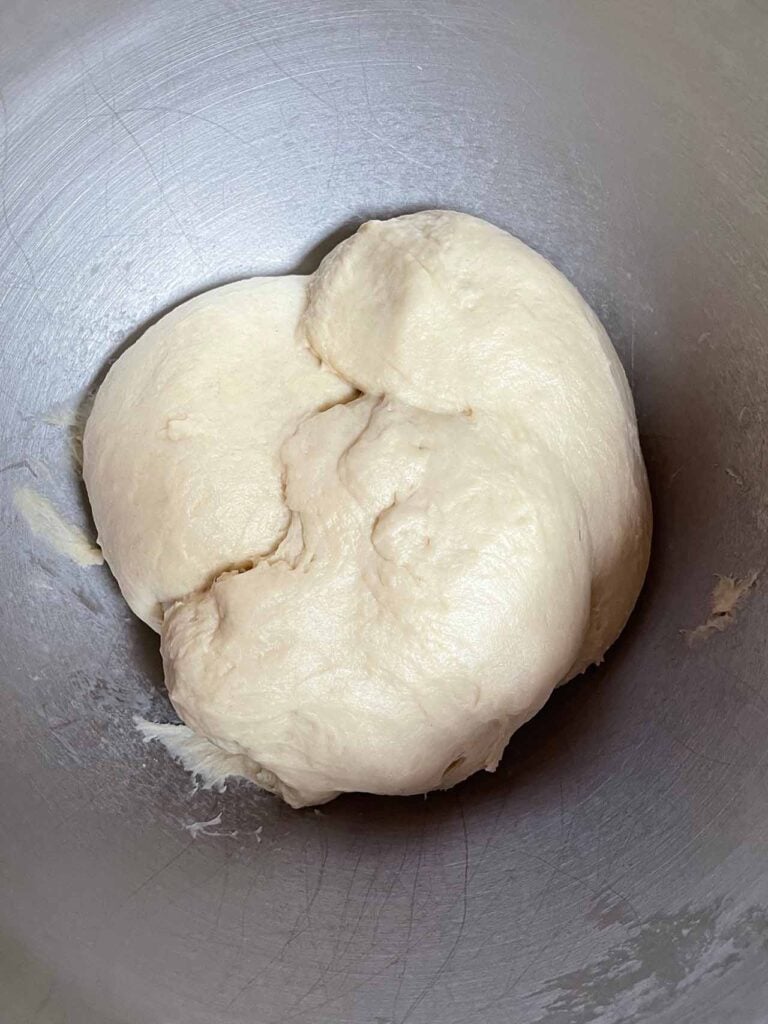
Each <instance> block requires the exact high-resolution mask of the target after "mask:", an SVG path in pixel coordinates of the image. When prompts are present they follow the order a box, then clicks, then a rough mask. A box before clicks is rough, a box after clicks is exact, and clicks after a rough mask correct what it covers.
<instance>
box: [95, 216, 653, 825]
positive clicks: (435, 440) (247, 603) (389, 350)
mask: <svg viewBox="0 0 768 1024" xmlns="http://www.w3.org/2000/svg"><path fill="white" fill-rule="evenodd" d="M185 310H186V312H185ZM358 392H360V394H359V395H358ZM85 478H86V482H87V484H88V489H89V493H90V494H91V499H92V502H93V507H94V515H95V518H96V522H97V525H98V528H99V539H100V543H101V544H102V547H103V549H104V552H105V556H106V558H107V560H108V562H109V563H110V565H111V566H112V568H113V570H114V571H115V574H116V576H117V578H118V580H119V582H120V584H121V587H122V588H123V592H124V593H125V594H126V597H127V599H128V600H129V603H131V605H132V607H133V608H134V609H135V610H136V611H137V612H138V613H139V614H140V615H142V617H144V618H145V619H146V620H147V621H149V622H150V623H151V624H153V625H155V626H156V627H158V626H159V627H161V631H162V651H163V659H164V665H165V670H166V680H167V683H168V688H169V692H170V695H171V698H172V700H173V702H174V705H175V706H176V708H177V710H178V711H179V713H180V715H181V717H182V718H183V720H184V721H185V722H186V723H187V725H188V726H189V727H190V728H191V729H193V730H194V732H195V733H196V734H198V735H200V736H202V737H205V738H206V739H207V740H209V741H211V742H212V743H213V744H215V746H216V747H218V748H219V749H220V750H222V751H223V752H224V754H225V755H228V756H229V757H233V758H237V759H239V760H238V761H237V764H238V766H239V768H238V771H239V773H240V774H245V775H246V776H247V777H250V778H253V779H256V780H257V781H258V782H259V784H260V785H262V786H264V787H265V788H268V789H272V790H274V791H276V792H279V793H280V794H281V795H282V796H283V797H284V798H285V799H286V800H288V802H289V803H291V804H293V805H294V806H301V805H304V804H311V803H319V802H322V801H324V800H328V799H331V798H332V797H333V796H335V795H336V794H338V793H339V792H344V791H350V790H365V791H369V792H374V793H417V792H424V791H427V790H429V789H434V788H438V787H446V786H450V785H453V784H454V783H456V782H458V781H460V780H461V779H463V778H466V777H467V776H468V775H469V774H471V773H472V772H474V771H476V770H478V769H479V768H488V769H490V770H492V769H493V768H494V767H495V766H496V764H497V762H498V760H499V758H500V756H501V753H502V751H503V749H504V747H505V745H506V743H507V741H508V739H509V736H510V735H511V734H512V732H513V731H514V730H515V729H516V728H518V727H519V726H520V725H521V724H522V723H523V722H525V721H526V720H527V719H528V718H530V717H531V715H533V714H535V712H536V711H537V710H538V709H539V708H540V707H541V705H542V704H543V703H544V702H545V701H546V699H547V697H548V696H549V694H550V693H551V691H552V689H553V688H554V687H555V686H556V685H557V684H558V683H560V682H562V681H564V680H565V679H567V678H569V677H570V676H572V675H574V674H576V673H577V672H580V671H582V670H583V669H584V668H585V667H586V666H587V665H589V664H591V663H592V662H594V661H598V660H600V659H601V658H602V655H603V653H604V652H605V650H606V648H607V647H608V646H609V645H610V644H611V643H612V642H613V640H614V639H615V638H616V636H617V635H618V633H619V632H620V630H621V628H622V627H623V625H624V622H625V621H626V618H627V616H628V614H629V612H630V611H631V608H632V606H633V604H634V602H635V599H636V597H637V593H638V591H639V589H640V586H641V584H642V580H643V576H644V573H645V568H646V564H647V559H648V549H649V542H650V528H651V516H650V503H649V498H648V490H647V483H646V477H645V470H644V467H643V462H642V457H641V454H640V449H639V445H638V440H637V430H636V426H635V418H634V410H633V407H632V400H631V396H630V394H629V389H628V387H627V384H626V380H625V377H624V374H623V371H622V369H621V366H620V364H619V361H618V359H617V357H616V354H615V352H614V350H613V348H612V346H611V344H610V342H609V340H608V338H607V336H606V335H605V332H604V331H603V329H602V327H601V326H600V324H599V323H598V321H597V320H596V318H595V317H594V315H593V314H592V312H591V311H590V310H589V308H588V307H587V306H586V305H585V303H584V302H583V300H582V299H581V298H580V296H579V295H578V293H577V292H576V291H575V289H574V288H573V287H572V286H571V285H570V284H569V283H568V282H567V281H566V280H565V279H564V278H563V277H562V275H560V274H559V273H558V272H557V271H556V270H555V269H554V268H553V267H552V266H551V265H550V264H548V263H547V262H546V261H545V260H543V259H542V258H541V257H539V256H537V255H536V254H535V253H533V252H532V251H531V250H530V249H528V248H527V247H526V246H524V245H523V244H522V243H521V242H519V241H518V240H517V239H514V238H512V237H511V236H510V235H508V234H506V233H505V232H503V231H500V230H499V229H497V228H494V227H492V226H491V225H489V224H487V223H485V222H483V221H480V220H478V219H476V218H472V217H468V216H466V215H463V214H456V213H450V212H446V211H428V212H425V213H422V214H415V215H411V216H407V217H401V218H395V219H393V220H391V221H387V222H371V223H369V224H367V225H364V226H363V228H362V229H361V230H360V231H359V232H358V233H357V234H356V235H355V236H354V237H353V238H351V239H350V240H348V241H347V242H344V243H342V244H341V245H340V246H338V247H337V248H336V249H335V250H334V251H333V252H332V253H331V254H330V255H329V256H328V257H326V259H325V260H324V261H323V263H322V265H321V266H320V268H319V270H318V271H317V272H316V274H315V275H313V277H312V278H311V279H309V280H308V282H307V281H305V280H303V279H297V278H289V279H273V280H269V279H262V280H258V279H257V280H254V281H252V282H245V283H243V284H241V285H237V286H229V287H228V288H224V289H220V290H218V291H215V292H212V293H209V295H208V296H203V297H201V298H200V299H197V300H194V302H193V303H191V304H188V305H187V306H186V307H181V309H180V310H177V311H176V312H175V313H174V314H171V316H170V317H167V318H165V319H164V320H162V321H160V323H159V324H158V325H157V326H156V327H154V328H152V329H151V330H150V331H148V332H147V333H146V334H145V335H144V337H143V338H142V339H141V340H140V341H139V342H138V343H137V344H136V345H135V346H134V347H133V348H132V349H130V350H129V351H128V352H127V353H125V355H123V356H122V357H121V359H120V360H119V361H118V363H117V364H116V365H115V367H114V368H113V370H112V371H111V372H110V374H109V376H108V378H107V381H106V382H105V385H104V386H103V387H102V389H101V391H100V392H99V395H98V397H97V400H96V404H95V407H94V412H93V414H92V417H91V420H90V421H89V424H88V427H87V430H86V435H85ZM227 569H229V570H231V571H226V570H227Z"/></svg>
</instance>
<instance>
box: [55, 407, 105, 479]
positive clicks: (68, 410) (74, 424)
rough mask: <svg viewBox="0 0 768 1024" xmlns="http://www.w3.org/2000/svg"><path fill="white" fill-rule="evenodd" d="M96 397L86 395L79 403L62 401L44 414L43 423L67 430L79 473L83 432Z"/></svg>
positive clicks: (74, 461)
mask: <svg viewBox="0 0 768 1024" xmlns="http://www.w3.org/2000/svg"><path fill="white" fill-rule="evenodd" d="M94 397H95V396H94V395H86V397H85V398H84V399H82V401H80V402H78V403H77V404H73V403H72V402H71V401H69V402H60V403H59V404H58V405H54V406H53V407H52V408H51V409H49V410H48V412H47V413H46V414H45V415H44V416H43V423H48V424H49V425H50V426H52V427H58V428H59V429H60V430H66V432H67V438H68V441H69V453H70V456H71V458H72V462H73V463H74V465H75V469H76V470H77V472H78V473H79V472H80V471H81V470H82V468H83V434H84V433H85V424H86V422H87V421H88V417H89V416H90V413H91V409H92V407H93V400H94Z"/></svg>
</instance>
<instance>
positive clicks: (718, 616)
mask: <svg viewBox="0 0 768 1024" xmlns="http://www.w3.org/2000/svg"><path fill="white" fill-rule="evenodd" d="M758 575H759V574H758V573H756V572H753V573H750V574H749V575H748V576H745V577H743V579H737V578H736V577H735V576H718V577H717V583H715V586H714V588H713V590H712V594H711V596H710V599H709V617H708V619H707V621H706V622H704V623H702V624H701V625H700V626H697V627H696V628H695V629H686V630H684V631H683V632H684V634H685V636H686V637H687V639H688V643H689V644H694V643H697V642H698V641H700V640H706V638H707V637H708V636H709V635H710V634H711V633H722V631H723V630H724V629H727V628H728V626H730V624H731V623H732V622H733V621H734V619H735V618H736V610H737V608H738V607H739V606H740V605H741V604H742V603H743V602H744V600H745V599H746V597H747V596H748V594H749V592H750V591H751V590H752V588H753V587H754V586H755V584H756V583H757V577H758Z"/></svg>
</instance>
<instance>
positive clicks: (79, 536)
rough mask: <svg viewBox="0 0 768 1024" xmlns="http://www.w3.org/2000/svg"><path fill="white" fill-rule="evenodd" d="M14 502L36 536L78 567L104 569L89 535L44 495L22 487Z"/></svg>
mask: <svg viewBox="0 0 768 1024" xmlns="http://www.w3.org/2000/svg"><path fill="white" fill-rule="evenodd" d="M13 502H14V504H15V506H16V508H17V509H18V511H19V513H20V514H21V516H22V518H23V519H24V521H25V522H26V524H27V526H28V527H29V529H30V530H31V531H32V533H34V534H35V535H36V536H38V537H41V538H42V539H43V540H44V541H46V542H47V543H48V544H49V545H50V546H51V547H52V548H54V549H55V550H56V551H58V552H59V554H60V555H65V556H66V557H67V558H69V559H71V560H72V561H73V562H75V563H76V564H77V565H102V564H103V562H104V556H103V555H102V553H101V551H100V550H99V548H98V547H97V546H96V545H95V544H94V543H93V541H91V539H90V538H89V537H88V535H87V534H86V533H85V531H83V530H81V529H80V527H79V526H75V525H74V523H68V522H67V521H66V520H65V519H64V518H63V517H62V515H61V513H60V512H59V511H58V509H57V508H56V507H55V506H54V505H53V504H52V502H50V501H49V500H48V498H46V497H45V496H44V495H42V494H40V493H38V492H37V491H36V490H34V489H33V488H32V487H18V488H17V489H16V490H15V491H14V493H13Z"/></svg>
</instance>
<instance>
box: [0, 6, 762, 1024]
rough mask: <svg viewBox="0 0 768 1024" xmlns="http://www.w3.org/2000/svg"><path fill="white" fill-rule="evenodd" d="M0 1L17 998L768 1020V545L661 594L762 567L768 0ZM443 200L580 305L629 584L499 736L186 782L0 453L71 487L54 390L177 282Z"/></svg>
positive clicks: (10, 809)
mask: <svg viewBox="0 0 768 1024" xmlns="http://www.w3.org/2000/svg"><path fill="white" fill-rule="evenodd" d="M0 19H1V21H0V29H1V30H0V86H1V87H2V111H1V112H2V117H3V125H2V131H3V136H2V139H3V144H2V149H1V150H0V161H1V163H0V186H1V195H2V207H1V210H0V212H1V214H2V216H1V217H0V251H1V258H0V280H1V281H2V289H0V323H1V324H2V335H1V336H2V345H1V348H0V362H1V368H0V388H1V389H2V396H3V398H2V403H1V408H0V416H2V452H3V454H2V467H3V472H2V475H0V485H1V486H2V520H1V522H2V530H1V531H0V545H1V547H2V578H3V583H4V590H5V594H4V598H3V602H2V643H1V645H0V658H1V659H2V671H1V672H0V685H1V686H2V704H1V705H0V707H1V708H2V714H1V715H0V759H1V760H2V770H1V771H0V821H1V822H2V830H0V887H1V888H2V893H1V895H0V941H1V943H2V946H1V951H0V961H1V963H0V989H1V990H2V996H1V997H0V1005H1V1006H2V1010H1V1011H0V1016H2V1020H3V1021H4V1022H5V1021H7V1022H10V1024H17V1022H22V1021H34V1022H35V1024H62V1022H69V1021H73V1022H74V1021H77V1022H78V1024H230V1022H248V1024H278V1022H281V1024H282V1022H291V1024H344V1022H348V1024H406V1022H407V1024H476V1022H482V1024H587V1022H600V1024H628V1022H635V1021H644V1020H648V1021H654V1022H662V1024H663V1022H675V1024H685V1022H691V1024H694V1022H695V1024H722V1022H723V1021H728V1022H729V1024H763V1022H765V1021H766V1019H768V872H767V871H766V866H767V865H768V754H766V734H767V726H768V678H767V677H766V629H765V612H766V586H764V585H763V581H762V579H761V578H758V581H757V584H756V586H755V587H754V588H753V589H752V590H751V591H750V593H749V595H748V597H747V598H745V600H744V602H743V604H742V606H741V607H740V608H739V609H738V610H737V615H736V617H735V619H734V621H733V622H731V623H729V624H727V623H724V622H719V623H718V625H727V628H725V629H723V630H722V631H719V630H712V631H711V632H710V633H709V634H708V635H707V637H706V638H704V639H700V640H699V641H698V642H695V643H693V644H691V643H689V642H688V641H687V639H686V636H685V634H684V633H683V632H682V631H684V630H689V629H691V628H694V627H695V626H697V625H698V624H700V623H701V622H703V621H704V620H705V619H706V618H707V615H708V612H709V608H708V602H709V594H710V591H711V589H712V586H713V584H714V583H715V576H716V574H721V575H731V576H735V577H737V578H745V577H747V576H748V575H749V574H750V573H752V572H756V571H760V570H761V569H762V568H763V567H764V565H765V553H766V540H767V539H768V538H767V534H766V530H768V484H766V480H768V474H767V473H766V469H767V468H768V466H767V465H766V463H767V461H768V447H767V445H766V439H767V438H768V401H767V395H768V390H767V385H768V308H767V303H768V263H767V262H766V256H765V253H766V241H765V240H766V237H768V215H767V213H766V210H767V206H766V192H765V189H766V180H767V178H768V175H767V174H766V170H767V164H766V146H767V143H768V120H767V119H766V107H765V90H766V77H767V76H766V68H767V67H768V65H766V62H765V40H766V36H767V35H768V8H766V5H765V4H764V3H763V2H761V0H679V2H674V3H670V2H668V0H647V2H645V3H642V4H640V3H632V2H631V0H616V2H613V3H607V2H605V0H579V2H578V3H573V2H571V0H514V2H512V0H482V2H478V3H471V4H470V3H466V2H459V0H413V2H410V3H392V2H387V3H383V2H379V0H314V2H310V0H282V2H279V0H254V2H250V3H246V2H244V0H200V2H198V3H194V4H190V3H189V2H188V0H137V2H136V3H133V4H127V5H120V4H117V3H115V2H113V0H59V2H58V3H56V4H47V3H42V2H41V0H34V2H30V3H27V4H14V3H9V4H6V5H5V6H4V7H3V10H2V14H1V15H0ZM429 206H443V207H454V208H458V209H464V210H469V211H472V212H474V213H478V214H480V215H481V216H483V217H486V218H488V219H489V220H492V221H495V222H496V223H498V224H501V225H502V226H504V227H506V228H508V229H510V230H512V231H513V232H515V233H517V234H519V235H520V236H521V237H522V238H523V239H525V240H526V241H527V242H529V243H530V244H532V245H533V246H534V247H536V248H537V249H539V250H540V251H541V252H543V253H544V254H545V255H547V256H548V257H550V258H551V259H552V260H554V262H555V263H556V264H557V265H558V266H559V267H560V268H561V269H562V270H563V271H565V273H566V274H567V275H568V276H569V277H571V278H572V279H573V280H574V281H575V282H576V283H577V284H578V286H579V287H580V288H581V289H582V290H583V292H584V293H585V294H586V296H587V297H588V299H589V300H590V301H591V303H592V304H593V305H594V306H595V308H596V309H597V311H598V312H599V314H600V315H601V317H602V318H603V320H604V322H605V323H606V326H607V327H608V329H609V331H610V333H611V335H612V337H613V339H614V341H615V343H616V345H617V347H618V349H619V351H620V353H621V355H622V357H623V359H624V362H625V365H626V367H627V371H628V374H629V376H630V378H631V381H632V384H633V386H634V391H635V396H636V400H637V406H638V411H639V417H640V423H641V431H642V435H643V442H644V448H645V453H646V457H647V461H648V465H649V470H650V473H651V478H652V484H653V488H654V495H655V508H656V518H657V527H656V542H655V552H654V558H653V564H652V571H651V575H650V577H649V580H648V585H647V587H646V589H645V592H644V594H643V597H642V600H641V602H640V605H639V607H638V609H637V611H636V613H635V615H634V617H633V619H632V621H631V624H630V626H629V628H628V629H627V631H626V634H625V635H624V637H623V638H622V640H621V641H620V643H619V644H618V645H617V647H616V648H615V650H613V651H612V652H611V654H610V656H609V657H608V659H607V661H606V663H605V665H604V667H603V668H601V669H600V670H599V671H593V672H591V673H590V674H588V675H587V676H586V677H584V678H583V679H581V680H579V681H577V682H574V683H572V684H571V685H569V686H568V687H566V688H565V689H564V690H562V691H560V692H559V693H558V694H557V695H556V696H555V697H554V699H553V700H552V701H551V702H550V704H549V705H548V707H547V708H546V709H545V710H544V711H543V712H542V713H541V714H540V715H539V716H538V718H536V719H535V721H534V722H533V723H532V724H530V725H529V726H528V727H526V728H525V729H524V730H523V731H522V732H521V733H520V734H518V735H517V736H516V737H515V738H514V740H513V741H512V743H511V745H510V748H509V751H508V753H507V756H506V757H505V759H504V762H503V765H502V767H501V768H500V770H499V771H498V772H497V773H496V774H495V775H493V776H490V775H486V776H483V777H477V778H474V779H473V780H471V781H470V782H469V783H467V784H465V785H463V786H461V787H460V788H459V789H457V790H455V791H452V792H449V793H446V794H443V795H438V796H430V797H429V799H427V800H424V799H411V800H385V799H378V798H369V797H348V798H344V799H340V800H338V801H336V802H335V803H333V804H331V805H329V806H327V807H325V808H323V809H322V810H321V811H319V812H315V813H313V812H312V811H308V812H299V813H297V812H294V811H291V810H289V809H288V808H286V807H284V806H282V805H281V804H279V803H277V802H276V801H275V800H273V799H272V798H270V797H267V796H264V795H260V794H259V792H257V791H256V790H255V789H253V788H251V787H249V786H246V785H242V786H240V785H235V786H231V787H230V788H229V789H228V791H227V792H225V793H224V794H221V795H219V794H215V793H210V792H202V791H200V792H197V793H193V792H192V790H191V788H190V783H189V779H188V777H187V776H185V775H184V773H183V772H182V771H181V769H180V768H179V767H178V766H177V765H175V764H174V763H173V762H171V761H170V760H169V759H168V757H167V756H166V755H165V753H164V751H163V750H162V748H157V747H156V746H154V745H150V746H145V745H144V744H143V743H142V742H141V739H140V737H139V736H138V735H137V734H136V732H135V731H134V728H133V724H132V716H133V715H134V714H140V715H144V716H146V717H149V718H153V719H155V720H158V721H160V720H163V719H164V718H167V716H168V715H169V705H168V702H167V699H166V697H165V695H164V693H163V690H162V679H161V672H160V665H159V659H158V655H157V643H156V638H155V637H154V636H153V635H150V634H149V632H148V631H147V630H146V629H144V628H143V627H142V626H141V625H140V624H139V623H138V622H137V621H135V620H134V619H133V618H131V616H130V615H129V614H128V612H127V609H126V607H125V606H124V604H123V602H122V600H121V599H120V596H119V594H118V592H117V590H116V587H115V585H114V583H113V581H112V580H111V578H110V576H109V573H108V572H107V570H106V569H104V568H102V569H99V568H89V569H82V568H79V567H77V566H75V565H73V564H72V563H70V562H67V561H66V560H65V559H63V558H61V557H60V556H58V555H56V553H55V552H54V551H52V549H51V548H50V547H48V546H47V545H46V543H45V542H44V541H43V540H42V539H40V538H36V537H34V536H33V535H31V534H30V532H29V531H28V529H27V528H26V526H25V524H24V523H23V522H22V521H21V519H20V518H19V516H18V515H17V513H16V511H15V509H14V506H13V503H12V495H13V492H14V489H15V488H18V487H19V486H32V487H34V488H36V489H37V490H39V491H40V492H42V493H45V494H46V495H48V496H49V497H50V498H51V499H52V500H53V501H54V502H55V503H56V504H57V505H58V507H59V508H61V509H62V510H63V511H64V513H65V515H66V516H67V517H69V518H70V519H71V520H73V521H80V522H82V523H85V524H87V522H88V519H87V512H86V510H85V503H84V496H83V492H82V489H81V486H80V484H79V481H78V477H77V474H76V471H75V469H74V468H73V464H72V459H71V450H70V438H69V437H68V432H67V430H65V429H62V428H61V426H56V425H55V424H52V423H51V422H49V420H50V419H52V418H53V419H54V420H55V419H56V418H57V417H56V415H54V416H53V417H51V410H52V409H54V407H56V406H57V403H63V406H62V408H63V407H68V408H70V409H71V408H74V407H75V406H76V405H77V403H78V402H79V401H80V400H81V399H82V398H83V396H84V395H85V394H86V393H87V392H88V390H89V389H90V388H92V387H93V385H94V384H95V383H96V382H98V381H99V379H100V378H101V376H102V375H103V373H104V370H105V367H106V365H107V363H108V361H109V360H110V359H112V358H113V357H114V356H115V355H116V353H118V352H119V351H120V350H121V349H122V348H124V347H125V345H126V344H128V343H129V342H130V341H131V340H132V339H133V338H135V337H136V335H137V333H138V332H140V331H141V330H142V329H143V327H145V326H146V325H147V323H149V322H150V321H152V320H153V319H154V318H156V317H157V316H158V315H159V314H160V313H161V312H163V311H164V310H167V309H168V308H169V307H170V306H173V305H174V304H175V303H177V302H179V300H181V299H182V298H184V297H186V296H189V295H190V294H192V293H195V292H197V291H200V290H201V289H204V288H207V287H209V286H211V285H214V284H219V283H221V282H223V281H226V280H229V279H232V278H237V277H240V276H243V275H248V274H265V273H266V274H269V273H282V272H285V271H288V270H291V269H294V268H297V267H298V268H301V269H305V270H306V269H311V268H313V267H314V266H315V265H316V263H317V261H318V259H319V257H320V255H321V254H322V253H323V252H324V251H326V250H327V248H328V247H329V246H330V245H331V244H333V243H334V242H335V241H336V240H338V238H339V237H341V236H343V235H344V234H346V233H348V232H349V231H350V230H351V229H352V228H353V226H354V225H355V224H357V223H358V222H359V221H361V220H363V219H365V218H367V217H370V216H371V215H377V214H378V215H381V214H384V215H388V214H394V213H398V212H403V211H405V210H412V209H416V208H422V207H429ZM59 418H60V417H59ZM219 815H221V819H220V822H217V823H215V824H212V825H209V827H208V828H207V829H203V830H202V833H201V832H200V830H198V831H197V832H196V831H195V830H194V829H193V830H192V831H190V830H189V829H188V828H187V826H189V825H191V824H193V823H195V822H205V821H210V820H211V819H217V818H218V816H219Z"/></svg>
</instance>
